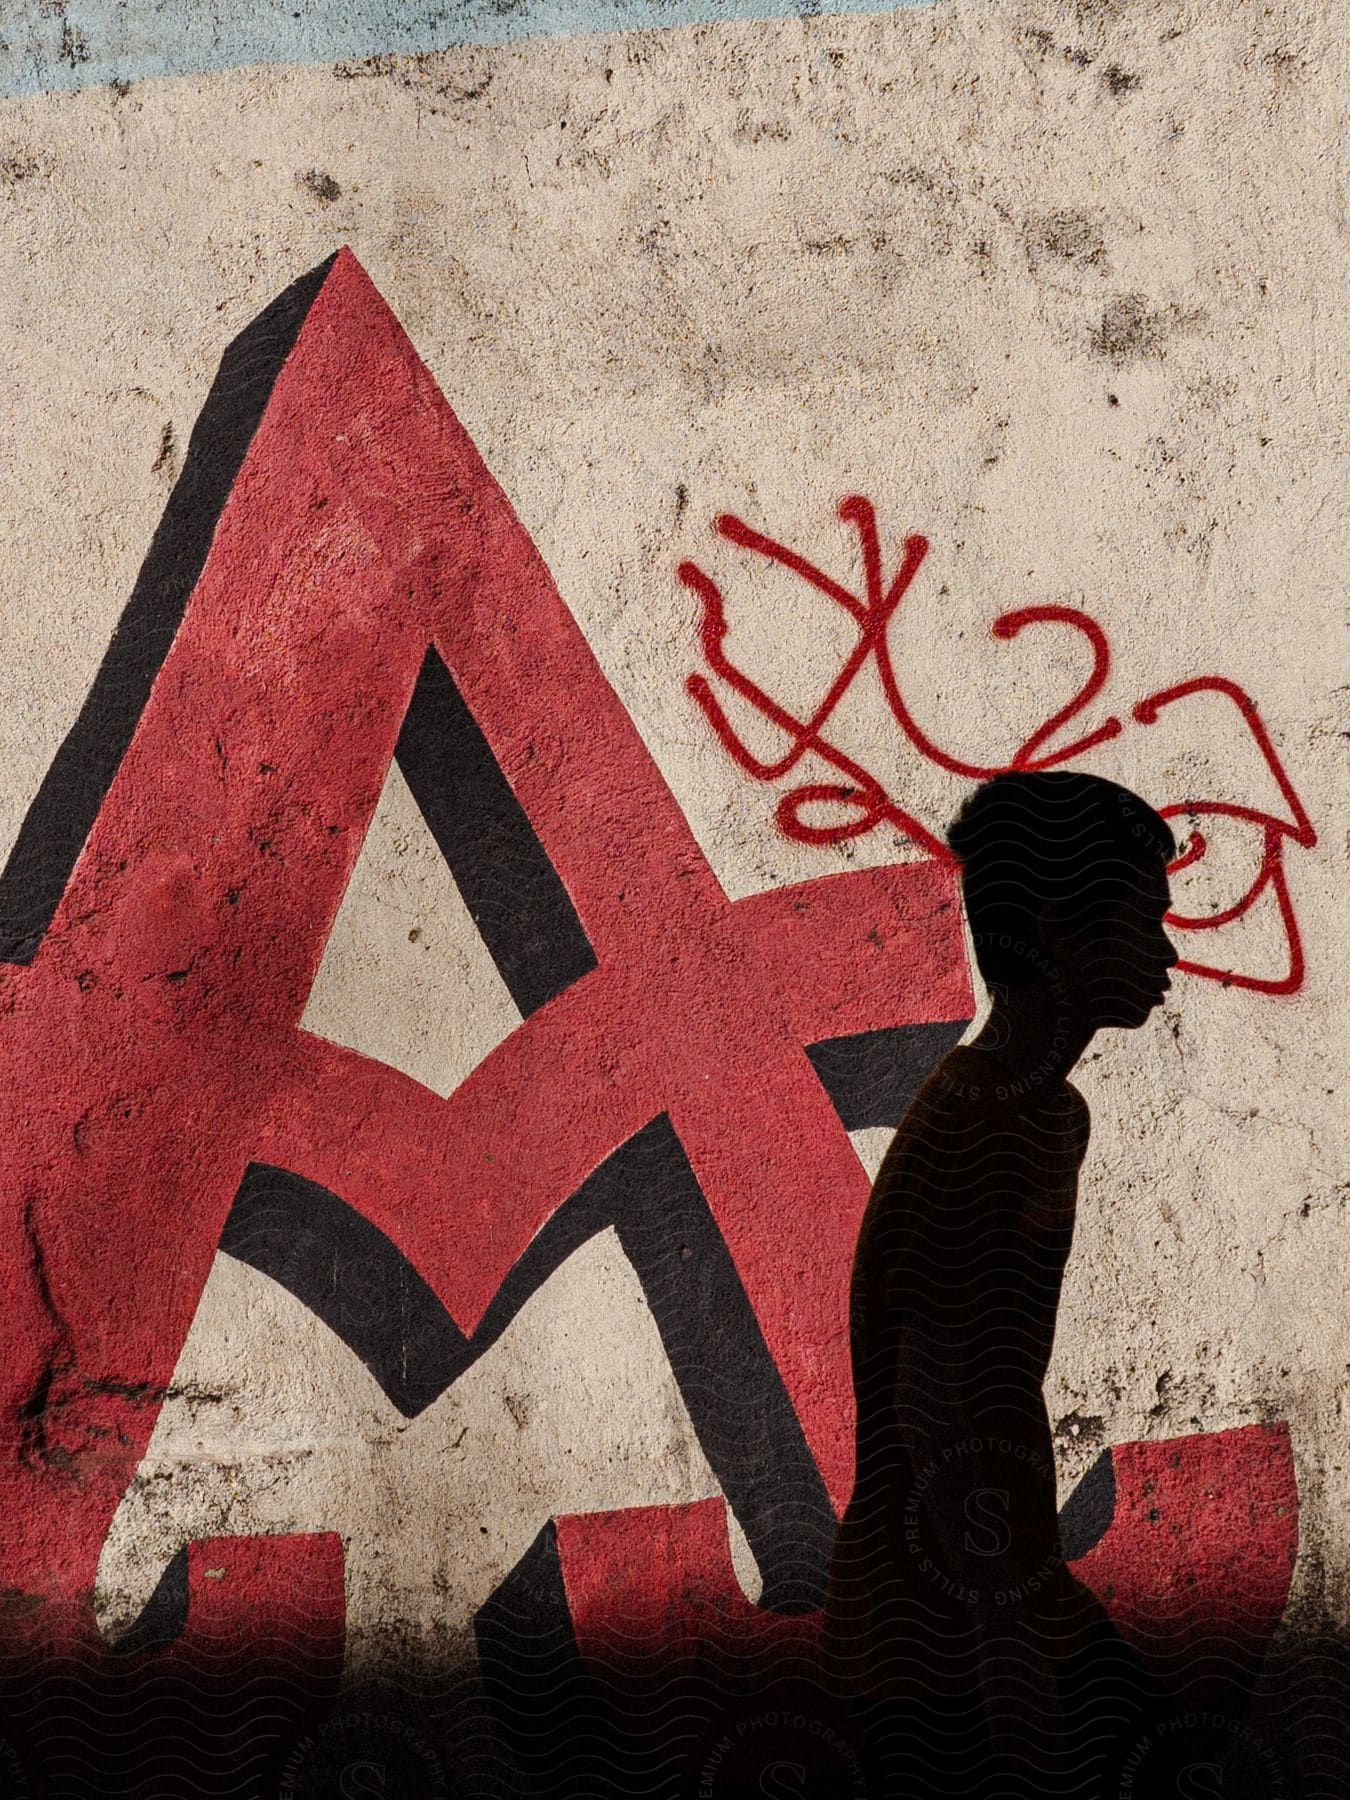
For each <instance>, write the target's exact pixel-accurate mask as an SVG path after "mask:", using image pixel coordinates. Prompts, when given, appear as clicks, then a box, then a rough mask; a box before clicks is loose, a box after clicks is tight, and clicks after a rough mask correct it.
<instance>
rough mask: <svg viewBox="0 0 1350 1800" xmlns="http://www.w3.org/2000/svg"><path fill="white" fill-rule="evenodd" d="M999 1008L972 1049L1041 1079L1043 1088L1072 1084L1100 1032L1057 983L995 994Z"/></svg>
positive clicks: (994, 1009)
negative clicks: (1078, 1065) (1071, 1077)
mask: <svg viewBox="0 0 1350 1800" xmlns="http://www.w3.org/2000/svg"><path fill="white" fill-rule="evenodd" d="M993 996H994V1003H993V1006H992V1007H991V1009H990V1012H989V1017H988V1018H987V1019H986V1020H985V1022H984V1025H983V1027H982V1029H981V1030H980V1032H979V1034H978V1036H976V1037H975V1038H973V1039H972V1040H971V1044H970V1048H971V1049H978V1050H985V1051H988V1052H990V1053H991V1054H993V1055H996V1056H997V1057H998V1059H999V1061H1000V1062H1002V1063H1004V1064H1006V1065H1007V1067H1008V1068H1009V1069H1010V1070H1011V1071H1012V1072H1013V1073H1014V1074H1016V1075H1018V1076H1023V1077H1025V1076H1029V1075H1031V1074H1032V1073H1036V1074H1038V1075H1039V1077H1040V1082H1041V1083H1050V1084H1052V1085H1053V1084H1054V1083H1056V1082H1062V1081H1066V1080H1067V1079H1068V1076H1069V1072H1070V1070H1071V1069H1072V1068H1073V1066H1074V1064H1075V1063H1076V1062H1077V1061H1078V1059H1079V1057H1080V1056H1082V1054H1083V1052H1084V1050H1086V1049H1087V1047H1088V1045H1089V1043H1091V1041H1092V1038H1093V1035H1094V1032H1095V1029H1096V1028H1095V1026H1094V1025H1093V1024H1092V1023H1091V1021H1090V1020H1088V1019H1086V1018H1084V1017H1083V1016H1082V1014H1081V1012H1080V1011H1079V1010H1078V1009H1077V1008H1076V1007H1074V1006H1073V1005H1072V1004H1071V1003H1070V1002H1068V1001H1067V999H1066V997H1065V995H1064V993H1063V991H1062V990H1059V991H1056V984H1055V983H1054V982H1053V981H1030V982H1025V983H1023V984H1021V985H1019V986H1017V987H1008V988H995V989H994V990H993Z"/></svg>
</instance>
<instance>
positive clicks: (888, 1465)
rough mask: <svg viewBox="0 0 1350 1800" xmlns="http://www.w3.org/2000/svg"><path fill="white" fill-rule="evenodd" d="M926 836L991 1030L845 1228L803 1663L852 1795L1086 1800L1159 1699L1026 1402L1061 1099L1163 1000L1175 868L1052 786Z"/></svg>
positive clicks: (916, 1122)
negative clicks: (953, 862)
mask: <svg viewBox="0 0 1350 1800" xmlns="http://www.w3.org/2000/svg"><path fill="white" fill-rule="evenodd" d="M947 841H948V843H949V845H950V847H951V849H952V850H953V851H954V853H955V854H956V856H957V857H958V859H959V861H960V864H961V880H962V893H963V898H964V901H965V907H966V913H967V918H968V921H969V925H970V931H971V936H972V939H973V942H974V948H975V955H976V959H977V962H978V964H979V969H980V973H981V974H982V976H983V977H984V980H985V982H986V983H987V985H988V987H989V990H990V995H991V999H992V1010H991V1012H990V1014H989V1018H988V1022H987V1023H986V1024H985V1026H984V1028H983V1029H982V1030H981V1032H980V1033H979V1035H978V1036H977V1037H976V1038H975V1039H974V1040H973V1041H972V1042H971V1043H969V1044H967V1045H964V1046H961V1047H959V1048H957V1049H955V1050H953V1051H952V1052H951V1053H950V1054H949V1055H948V1056H946V1057H945V1058H944V1059H943V1061H942V1062H941V1063H940V1064H939V1065H938V1067H937V1068H936V1069H935V1070H934V1071H933V1073H932V1074H931V1075H930V1077H929V1078H928V1080H927V1081H926V1082H925V1083H924V1085H923V1086H922V1088H921V1089H920V1090H919V1092H918V1094H917V1095H916V1096H915V1099H914V1102H913V1104H912V1106H911V1107H910V1110H909V1112H908V1114H907V1115H906V1117H905V1119H904V1121H903V1122H902V1124H901V1126H900V1129H899V1131H898V1132H897V1133H896V1136H895V1139H894V1142H893V1143H892V1145H891V1147H890V1149H889V1151H888V1152H887V1155H886V1158H885V1161H884V1162H883V1164H882V1166H881V1170H880V1173H879V1174H878V1176H877V1180H876V1183H875V1186H874V1187H873V1190H872V1196H871V1199H870V1201H869V1203H868V1207H867V1211H866V1214H865V1216H864V1219H863V1223H862V1227H861V1230H860V1233H859V1237H858V1247H857V1253H856V1257H855V1260H854V1265H853V1278H852V1288H851V1295H850V1315H851V1316H850V1335H851V1348H852V1359H853V1380H854V1387H855V1392H856V1398H857V1469H856V1477H855V1486H854V1490H853V1495H852V1498H851V1500H850V1502H849V1505H848V1507H847V1509H846V1511H845V1513H844V1516H843V1519H842V1521H841V1523H840V1527H839V1532H838V1535H837V1538H836V1542H835V1548H834V1554H833V1558H832V1561H831V1566H830V1578H829V1591H828V1598H827V1602H826V1613H825V1644H824V1649H825V1668H826V1674H827V1677H830V1678H832V1679H833V1681H834V1682H835V1683H836V1684H837V1686H838V1687H839V1688H840V1690H841V1691H842V1692H843V1693H845V1694H847V1695H849V1696H850V1698H851V1700H852V1703H853V1704H854V1706H855V1708H856V1710H857V1712H858V1714H859V1716H860V1717H861V1719H862V1721H863V1733H864V1743H865V1747H866V1752H867V1756H868V1758H869V1770H870V1773H871V1777H872V1786H871V1788H869V1792H875V1793H876V1794H878V1795H881V1794H885V1795H887V1796H890V1795H891V1794H895V1795H897V1796H905V1797H906V1800H908V1796H910V1795H927V1794H932V1795H935V1796H936V1795H941V1796H942V1800H949V1797H950V1796H952V1795H956V1794H961V1793H967V1792H975V1791H977V1790H978V1782H979V1780H980V1779H982V1778H984V1779H987V1778H988V1777H989V1776H990V1771H991V1770H997V1771H1000V1772H1001V1773H1000V1776H999V1782H998V1785H996V1787H995V1788H994V1789H993V1790H991V1791H996V1792H997V1793H998V1794H999V1795H1001V1796H1002V1795H1006V1794H1009V1793H1018V1792H1023V1791H1025V1792H1026V1793H1027V1794H1035V1795H1038V1796H1041V1795H1049V1794H1052V1793H1055V1792H1057V1791H1060V1789H1061V1786H1062V1789H1063V1791H1064V1792H1066V1793H1067V1792H1073V1793H1077V1794H1080V1795H1086V1794H1089V1793H1100V1792H1103V1791H1104V1790H1103V1788H1102V1786H1101V1783H1102V1782H1103V1781H1105V1779H1106V1776H1105V1774H1104V1770H1105V1769H1106V1767H1107V1766H1108V1764H1109V1763H1110V1761H1111V1759H1112V1757H1113V1756H1115V1757H1116V1758H1118V1757H1119V1755H1120V1752H1121V1746H1122V1744H1123V1747H1124V1750H1125V1751H1126V1752H1128V1750H1129V1747H1130V1744H1131V1743H1133V1742H1136V1741H1137V1740H1138V1737H1139V1735H1140V1733H1141V1732H1142V1731H1143V1730H1144V1729H1145V1721H1146V1720H1147V1719H1148V1718H1149V1717H1153V1718H1155V1719H1156V1717H1157V1716H1158V1708H1159V1705H1160V1702H1159V1700H1158V1697H1157V1695H1156V1694H1155V1693H1154V1692H1152V1691H1151V1689H1150V1687H1149V1684H1148V1683H1147V1681H1146V1679H1145V1677H1144V1676H1143V1672H1142V1670H1140V1669H1139V1667H1138V1665H1137V1664H1136V1663H1135V1661H1134V1659H1133V1657H1132V1656H1131V1655H1130V1653H1129V1652H1128V1651H1127V1649H1126V1647H1125V1645H1124V1643H1123V1641H1122V1640H1121V1639H1120V1638H1119V1636H1118V1635H1117V1634H1116V1632H1115V1630H1114V1628H1113V1627H1112V1626H1111V1624H1110V1622H1109V1620H1108V1619H1107V1617H1106V1614H1105V1612H1104V1611H1103V1609H1102V1607H1101V1606H1100V1604H1099V1603H1098V1602H1097V1600H1096V1599H1095V1598H1094V1597H1093V1596H1092V1595H1091V1594H1090V1593H1089V1592H1088V1591H1087V1589H1086V1588H1084V1587H1083V1586H1082V1585H1081V1583H1079V1582H1078V1581H1076V1580H1075V1579H1074V1577H1073V1576H1072V1575H1071V1574H1070V1572H1069V1570H1068V1569H1067V1567H1066V1566H1065V1563H1064V1558H1063V1553H1062V1549H1061V1545H1060V1539H1059V1529H1058V1520H1057V1505H1056V1492H1055V1467H1054V1453H1053V1446H1052V1443H1051V1434H1050V1422H1049V1418H1048V1415H1047V1412H1046V1406H1045V1400H1044V1398H1043V1396H1042V1392H1041V1386H1042V1382H1043V1381H1044V1379H1045V1373H1046V1368H1047V1365H1048V1363H1049V1359H1050V1350H1051V1345H1052V1342H1053V1339H1054V1333H1055V1313H1056V1308H1057V1306H1058V1303H1059V1293H1060V1285H1061V1282H1062V1279H1063V1274H1064V1266H1065V1262H1066V1259H1067V1257H1068V1254H1069V1246H1070V1242H1071V1240H1072V1237H1073V1225H1074V1210H1075V1203H1076V1198H1077V1186H1078V1170H1079V1166H1080V1164H1081V1163H1082V1161H1083V1156H1084V1152H1085V1151H1086V1149H1087V1143H1088V1132H1089V1125H1090V1119H1089V1113H1088V1108H1087V1104H1086V1102H1085V1101H1084V1099H1083V1097H1082V1095H1081V1094H1080V1093H1078V1091H1077V1090H1076V1089H1075V1088H1073V1087H1072V1086H1070V1084H1069V1082H1068V1080H1067V1076H1068V1074H1069V1071H1070V1070H1071V1069H1072V1067H1073V1065H1074V1063H1075V1062H1076V1061H1077V1060H1078V1058H1079V1057H1080V1056H1081V1055H1082V1054H1083V1051H1084V1050H1085V1048H1086V1047H1087V1045H1088V1043H1089V1042H1090V1041H1091V1039H1092V1037H1093V1035H1094V1034H1095V1033H1096V1032H1097V1031H1099V1030H1101V1029H1103V1028H1104V1027H1107V1026H1112V1027H1116V1028H1118V1029H1123V1030H1129V1029H1132V1028H1134V1027H1136V1026H1139V1025H1142V1024H1143V1023H1144V1021H1145V1019H1147V1017H1148V1016H1149V1014H1150V1012H1151V1011H1152V1010H1153V1008H1154V1007H1155V1006H1156V1005H1157V1004H1158V1002H1159V1001H1160V1000H1161V998H1162V996H1163V993H1164V992H1165V991H1166V989H1167V988H1168V986H1169V985H1170V984H1169V981H1168V971H1169V970H1170V969H1171V968H1172V967H1173V965H1174V964H1175V963H1176V960H1177V956H1176V952H1175V950H1174V949H1173V947H1172V944H1171V943H1170V941H1169V940H1168V937H1167V935H1166V932H1165V931H1164V929H1163V916H1164V914H1165V913H1166V911H1167V908H1168V887H1167V863H1168V861H1169V859H1170V858H1171V857H1173V856H1174V855H1175V853H1176V845H1175V842H1174V840H1173V837H1172V834H1171V831H1170V830H1169V828H1168V826H1167V825H1166V823H1165V822H1164V821H1163V820H1162V819H1161V818H1160V817H1159V816H1158V814H1157V813H1155V812H1154V811H1153V810H1152V809H1151V808H1150V807H1148V806H1146V805H1145V804H1144V802H1143V801H1142V800H1140V799H1138V798H1137V797H1136V796H1135V795H1134V794H1131V793H1130V792H1128V791H1127V790H1126V789H1124V788H1121V787H1118V786H1116V785H1115V784H1114V783H1113V782H1109V781H1103V780H1099V779H1097V778H1095V777H1092V776H1088V775H1078V774H1071V773H1062V772H1056V773H1010V774H1006V775H1000V776H997V777H995V779H993V780H992V781H989V782H987V783H986V784H985V785H984V786H982V787H981V788H979V789H978V790H977V791H976V792H975V793H974V794H973V795H972V796H971V797H970V799H969V800H968V801H967V803H966V804H965V806H964V807H963V808H962V810H961V813H960V815H959V816H958V818H957V819H956V821H955V823H954V824H953V825H952V827H951V830H950V832H949V834H948V840H947ZM1094 1771H1095V1773H1094ZM981 1772H983V1775H982V1776H981ZM1019 1783H1020V1784H1021V1785H1018V1784H1019ZM1085 1783H1086V1785H1085ZM1110 1791H1111V1792H1112V1793H1113V1794H1114V1791H1115V1789H1114V1787H1112V1788H1111V1790H1110ZM1131 1792H1132V1793H1134V1794H1136V1795H1142V1794H1143V1792H1144V1788H1143V1786H1142V1785H1139V1786H1137V1787H1135V1788H1132V1789H1131Z"/></svg>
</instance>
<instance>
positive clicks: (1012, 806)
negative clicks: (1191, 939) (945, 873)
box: [947, 771, 1177, 1030]
mask: <svg viewBox="0 0 1350 1800" xmlns="http://www.w3.org/2000/svg"><path fill="white" fill-rule="evenodd" d="M947 842H948V844H949V846H950V847H951V849H952V850H953V851H954V852H955V854H956V856H957V857H958V859H959V861H960V864H961V889H962V894H963V896H964V899H965V904H966V915H967V918H968V920H969V923H970V930H971V936H972V938H973V940H974V946H975V957H976V961H977V962H978V964H979V968H980V973H981V974H982V975H983V976H984V979H985V981H986V982H987V983H988V984H989V986H990V988H991V989H993V990H994V991H995V997H996V998H997V997H998V993H999V991H1000V990H1002V992H1003V994H1004V996H1005V997H1006V995H1007V993H1008V991H1009V990H1011V989H1022V990H1025V989H1029V988H1034V987H1035V986H1037V985H1044V986H1045V987H1046V989H1047V990H1050V989H1053V1001H1054V1004H1055V1006H1056V1008H1057V1010H1059V1011H1063V1009H1064V1008H1065V1007H1066V1006H1067V1007H1070V1008H1071V1009H1072V1010H1073V1011H1074V1012H1075V1013H1077V1014H1078V1015H1079V1017H1080V1018H1081V1019H1082V1021H1083V1023H1084V1024H1086V1025H1087V1026H1088V1027H1089V1029H1091V1030H1096V1029H1098V1028H1099V1027H1101V1026H1105V1025H1114V1026H1124V1027H1129V1026H1135V1025H1142V1024H1143V1022H1144V1020H1145V1019H1146V1018H1147V1017H1148V1015H1149V1013H1150V1012H1151V1011H1152V1010H1153V1008H1154V1007H1155V1006H1156V1005H1157V1004H1158V1002H1159V1001H1160V1000H1161V998H1162V996H1163V993H1164V992H1165V991H1166V989H1167V987H1168V985H1169V983H1168V980H1167V971H1168V970H1169V969H1171V968H1172V967H1173V966H1174V965H1175V963H1176V961H1177V953H1176V951H1175V949H1174V948H1173V946H1172V943H1171V941H1170V939H1169V938H1168V936H1167V934H1166V932H1165V931H1164V929H1163V917H1164V915H1165V913H1166V912H1167V909H1168V904H1169V896H1168V888H1167V864H1168V862H1169V861H1170V860H1171V859H1172V858H1173V857H1174V856H1175V855H1176V849H1177V846H1176V841H1175V839H1174V838H1173V836H1172V832H1171V830H1170V828H1169V827H1168V825H1167V822H1166V821H1165V820H1164V819H1162V818H1161V817H1160V816H1159V815H1158V814H1157V813H1156V812H1154V810H1153V808H1152V807H1150V806H1148V805H1146V804H1145V803H1144V801H1142V800H1141V799H1140V798H1139V797H1138V795H1137V794H1132V793H1131V792H1130V791H1129V789H1128V788H1123V787H1119V786H1117V784H1116V783H1115V782H1113V781H1104V780H1102V779H1101V778H1100V777H1099V776H1095V775H1079V774H1073V773H1070V772H1067V771H1053V772H1047V771H1033V772H1027V773H1022V772H1017V771H1014V772H1012V773H1009V774H1006V775H996V776H995V777H994V779H993V780H992V781H987V782H985V784H984V785H983V786H982V787H980V788H978V789H977V790H976V791H975V792H974V793H973V794H972V795H971V796H970V798H969V799H968V800H967V801H966V803H965V805H964V806H963V807H962V808H961V811H960V813H959V814H958V815H957V817H956V820H955V821H954V823H953V824H952V826H951V829H950V830H949V832H948V833H947ZM1022 998H1023V999H1024V1000H1026V999H1030V998H1031V996H1030V995H1026V994H1024V995H1023V996H1022ZM1051 998H1052V996H1051V994H1050V993H1049V992H1048V991H1047V1002H1049V1001H1050V999H1051Z"/></svg>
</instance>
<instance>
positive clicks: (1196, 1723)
mask: <svg viewBox="0 0 1350 1800" xmlns="http://www.w3.org/2000/svg"><path fill="white" fill-rule="evenodd" d="M1160 1784H1165V1785H1160ZM1108 1791H1109V1792H1110V1794H1111V1795H1112V1800H1144V1796H1146V1795H1152V1794H1157V1793H1160V1792H1166V1793H1168V1794H1171V1793H1175V1794H1176V1795H1177V1797H1178V1800H1293V1794H1294V1788H1293V1785H1292V1783H1291V1780H1290V1776H1289V1772H1288V1771H1287V1770H1286V1769H1285V1767H1284V1765H1283V1763H1282V1761H1281V1759H1280V1757H1279V1756H1277V1755H1276V1753H1275V1751H1274V1749H1273V1748H1272V1747H1271V1745H1270V1744H1269V1743H1267V1742H1266V1740H1265V1738H1263V1737H1262V1736H1261V1734H1260V1733H1259V1732H1258V1731H1256V1730H1254V1729H1253V1727H1252V1726H1251V1725H1249V1724H1248V1723H1247V1722H1246V1720H1245V1719H1241V1718H1236V1717H1234V1716H1233V1715H1232V1714H1231V1713H1226V1712H1222V1711H1212V1710H1204V1709H1200V1708H1197V1709H1196V1710H1194V1711H1191V1712H1184V1713H1178V1714H1177V1715H1176V1717H1175V1718H1171V1719H1168V1720H1167V1721H1166V1722H1165V1723H1163V1724H1161V1725H1158V1726H1156V1727H1155V1728H1154V1729H1153V1730H1152V1731H1150V1732H1147V1733H1145V1734H1144V1735H1143V1736H1142V1737H1140V1738H1139V1739H1138V1740H1137V1741H1136V1742H1135V1743H1134V1744H1133V1745H1132V1746H1131V1748H1130V1750H1129V1752H1128V1753H1127V1755H1126V1756H1125V1757H1124V1759H1123V1761H1122V1762H1121V1764H1120V1773H1119V1778H1118V1780H1117V1783H1116V1786H1115V1787H1114V1788H1112V1789H1110V1790H1108Z"/></svg>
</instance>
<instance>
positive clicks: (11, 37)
mask: <svg viewBox="0 0 1350 1800" xmlns="http://www.w3.org/2000/svg"><path fill="white" fill-rule="evenodd" d="M924 3H925V0H455V3H454V4H451V5H444V6H439V5H436V4H434V3H432V0H413V3H412V4H409V0H317V3H316V0H300V4H299V5H296V4H295V3H294V0H3V3H2V4H0V95H16V94H36V93H49V92H53V91H56V90H60V89H66V88H78V87H89V86H92V85H94V84H96V83H98V82H104V81H141V80H144V79H145V78H147V77H153V76H157V75H196V74H206V73H208V72H209V71H211V70H214V69H233V68H239V67H241V66H246V65H248V64H251V63H325V62H339V61H345V60H348V59H363V58H366V57H372V56H381V55H410V54H412V55H416V54H420V53H422V52H425V51H429V50H448V49H452V48H454V47H456V46H458V45H464V44H505V43H510V42H512V41H513V40H514V39H517V38H526V37H557V36H564V35H570V34H574V33H581V32H595V31H637V30H643V29H651V28H653V27H662V26H672V25H694V24H700V23H703V22H704V21H708V20H722V19H783V18H796V17H810V16H813V15H815V14H818V13H836V12H893V11H897V10H899V9H900V8H901V7H903V6H911V5H922V4H924Z"/></svg>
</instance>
